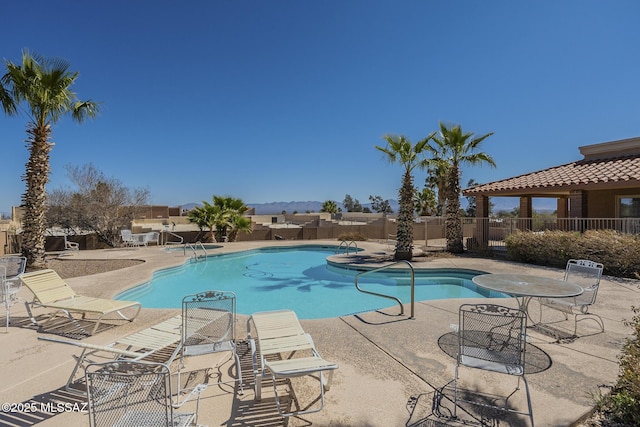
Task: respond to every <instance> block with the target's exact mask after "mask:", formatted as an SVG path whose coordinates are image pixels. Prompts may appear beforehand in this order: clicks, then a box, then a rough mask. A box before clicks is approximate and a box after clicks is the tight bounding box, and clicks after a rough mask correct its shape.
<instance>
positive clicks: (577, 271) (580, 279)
mask: <svg viewBox="0 0 640 427" xmlns="http://www.w3.org/2000/svg"><path fill="white" fill-rule="evenodd" d="M603 269H604V266H603V265H602V264H601V263H599V262H594V261H590V260H587V259H577V260H576V259H570V260H569V261H567V266H566V268H565V271H564V281H565V282H570V283H575V284H577V285H578V286H581V287H582V288H583V289H584V292H583V293H582V294H580V295H578V296H576V297H569V298H540V299H539V300H538V301H539V302H540V321H542V309H543V307H546V308H551V309H554V310H558V311H561V312H562V313H563V314H564V317H565V320H567V319H568V318H569V315H573V320H574V322H573V324H574V328H573V335H574V336H577V334H578V322H580V321H581V320H586V318H591V319H593V320H594V321H595V322H597V323H598V325H599V326H600V328H601V329H602V332H604V322H603V321H602V317H600V316H599V315H597V314H594V313H591V312H589V307H591V306H592V305H593V304H595V302H596V296H597V295H598V288H599V287H600V278H601V277H602V271H603ZM581 316H582V317H585V318H583V319H580V320H578V317H581Z"/></svg>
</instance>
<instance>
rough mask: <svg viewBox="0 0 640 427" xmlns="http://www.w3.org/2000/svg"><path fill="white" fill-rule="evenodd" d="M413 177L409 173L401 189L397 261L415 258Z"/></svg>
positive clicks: (404, 178)
mask: <svg viewBox="0 0 640 427" xmlns="http://www.w3.org/2000/svg"><path fill="white" fill-rule="evenodd" d="M413 210H414V207H413V177H412V176H411V172H410V171H407V172H405V174H404V177H403V178H402V187H401V188H400V211H399V212H398V231H397V232H396V253H395V259H396V260H407V261H408V260H411V258H412V257H413Z"/></svg>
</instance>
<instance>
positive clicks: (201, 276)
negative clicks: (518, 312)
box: [117, 246, 502, 319]
mask: <svg viewBox="0 0 640 427" xmlns="http://www.w3.org/2000/svg"><path fill="white" fill-rule="evenodd" d="M335 250H336V249H335V247H328V246H303V247H290V248H283V247H279V248H264V249H257V250H251V251H245V252H240V253H234V254H224V255H217V256H209V258H208V259H207V260H200V261H198V262H194V261H193V260H192V261H190V262H187V263H186V264H185V265H183V266H181V267H176V268H170V269H165V270H160V271H157V272H156V273H155V274H154V276H153V279H152V280H151V281H150V282H149V283H146V284H144V285H141V286H138V287H135V288H133V289H131V290H129V291H126V292H123V293H121V294H120V295H118V297H117V298H118V299H123V300H135V301H139V302H141V303H142V306H143V307H150V308H180V306H181V301H182V297H184V296H185V295H188V294H193V293H197V292H201V291H205V290H212V289H216V290H224V291H232V292H235V293H236V296H237V311H238V313H241V314H247V315H249V314H251V313H254V312H257V311H265V310H276V309H283V308H290V309H294V310H295V311H296V313H297V314H298V317H300V318H301V319H320V318H328V317H337V316H344V315H349V314H354V313H359V312H363V311H370V310H376V309H380V308H385V307H390V306H393V305H396V306H397V303H395V302H394V301H392V300H388V299H384V298H380V297H375V296H372V295H367V294H363V293H361V292H358V291H357V290H356V289H355V286H354V276H355V274H356V273H357V272H356V271H351V272H349V271H342V270H341V271H336V269H335V268H333V267H327V262H326V258H327V256H330V255H334V254H335ZM481 273H482V272H478V271H471V270H458V269H455V270H453V269H443V270H429V271H428V272H425V271H423V272H420V271H419V270H417V271H416V286H415V296H416V301H420V300H435V299H444V298H488V297H493V296H502V295H500V294H497V293H490V292H489V291H486V290H483V289H481V288H478V287H476V285H475V284H473V282H471V278H472V277H473V276H475V275H477V274H481ZM389 274H390V273H389V271H388V270H387V273H386V274H379V273H374V274H369V275H366V276H364V277H362V278H360V279H359V280H358V283H359V284H360V286H361V287H362V288H364V289H367V290H371V291H374V292H379V293H384V294H387V295H392V296H395V297H397V298H400V300H402V302H403V303H409V302H410V301H411V298H410V295H411V294H410V290H411V286H410V275H409V274H408V269H407V270H406V271H405V272H399V273H397V274H394V275H393V276H390V275H389Z"/></svg>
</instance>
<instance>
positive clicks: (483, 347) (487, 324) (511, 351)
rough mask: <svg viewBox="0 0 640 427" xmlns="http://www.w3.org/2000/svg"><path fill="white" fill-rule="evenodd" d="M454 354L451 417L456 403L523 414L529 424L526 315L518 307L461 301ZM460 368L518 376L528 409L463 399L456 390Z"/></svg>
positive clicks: (530, 415)
mask: <svg viewBox="0 0 640 427" xmlns="http://www.w3.org/2000/svg"><path fill="white" fill-rule="evenodd" d="M459 317H460V323H459V330H458V354H457V356H456V371H455V379H454V405H455V406H454V410H453V415H454V417H455V416H456V415H457V409H458V402H465V403H470V404H472V405H476V406H483V407H489V408H493V409H498V410H501V411H506V412H511V413H516V414H521V415H527V416H528V417H529V419H530V421H531V426H532V427H533V425H534V423H533V410H532V407H531V395H530V393H529V385H528V384H527V379H526V378H525V376H524V369H525V347H526V333H527V315H526V313H525V312H524V311H523V310H521V309H515V308H509V307H503V306H500V305H495V304H463V305H462V306H460V309H459ZM460 367H467V368H474V369H482V370H485V371H491V372H496V373H500V374H506V375H513V376H517V377H518V385H517V387H516V390H518V389H519V388H520V379H522V381H523V382H524V385H525V391H526V395H527V406H528V411H527V412H524V411H521V410H517V409H514V408H510V407H506V406H498V405H491V404H488V403H485V402H479V401H477V400H470V399H463V398H462V397H460V394H461V393H460V392H459V390H458V388H459V387H458V382H459V376H460V375H459V374H460V369H459V368H460Z"/></svg>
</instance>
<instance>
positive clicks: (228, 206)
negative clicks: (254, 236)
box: [213, 196, 251, 242]
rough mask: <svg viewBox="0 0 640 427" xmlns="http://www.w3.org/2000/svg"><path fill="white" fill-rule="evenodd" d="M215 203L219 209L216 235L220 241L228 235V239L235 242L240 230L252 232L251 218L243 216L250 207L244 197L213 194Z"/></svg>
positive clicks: (216, 220)
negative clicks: (245, 202) (237, 197)
mask: <svg viewBox="0 0 640 427" xmlns="http://www.w3.org/2000/svg"><path fill="white" fill-rule="evenodd" d="M213 205H214V206H215V207H217V208H218V211H219V214H218V215H217V217H216V218H215V227H216V235H217V237H218V239H219V241H223V240H224V237H227V240H228V241H230V242H233V241H235V239H236V238H237V235H238V232H239V231H245V232H251V220H250V219H248V218H246V217H243V216H242V215H243V214H244V213H245V212H246V211H247V210H248V209H249V208H248V207H247V206H246V205H245V204H244V202H243V201H242V199H236V198H233V197H223V196H213Z"/></svg>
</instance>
